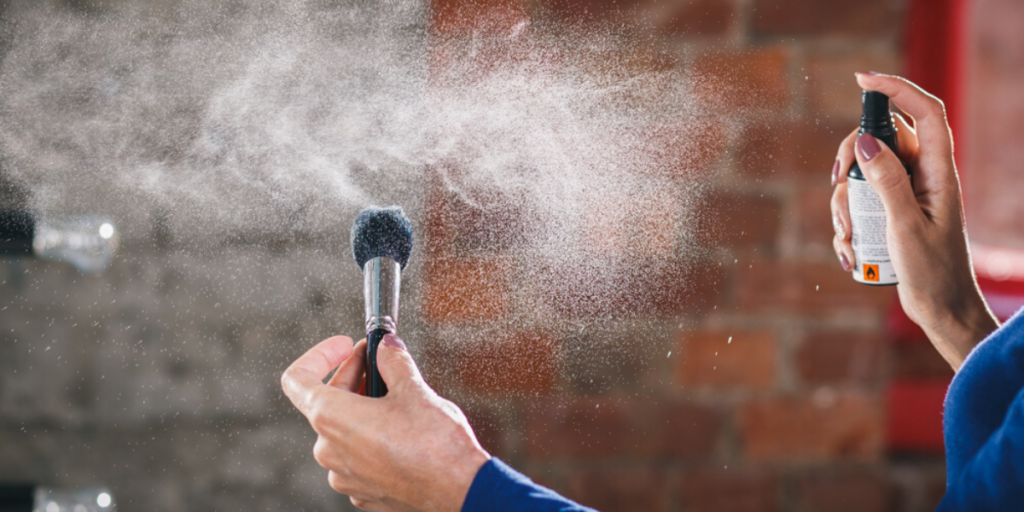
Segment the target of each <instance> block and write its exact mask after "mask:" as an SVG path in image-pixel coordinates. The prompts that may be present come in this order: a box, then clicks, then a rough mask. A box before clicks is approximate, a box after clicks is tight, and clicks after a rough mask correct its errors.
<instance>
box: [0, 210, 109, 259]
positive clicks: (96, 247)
mask: <svg viewBox="0 0 1024 512" xmlns="http://www.w3.org/2000/svg"><path fill="white" fill-rule="evenodd" d="M119 244H120V236H119V233H118V232H117V228H115V227H114V223H113V221H111V220H110V219H108V218H106V217H101V216H97V215H84V216H80V217H67V218H43V219H36V218H35V217H33V216H32V215H30V214H28V213H25V212H20V211H0V255H8V256H30V255H35V256H36V257H37V258H40V259H46V260H54V261H63V262H65V263H68V264H70V265H71V266H73V267H75V268H76V269H78V271H79V272H82V273H85V274H96V273H99V272H102V271H103V270H105V269H106V268H107V267H109V266H110V263H111V261H112V260H113V259H114V253H115V252H117V248H118V245H119Z"/></svg>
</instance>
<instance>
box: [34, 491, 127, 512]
mask: <svg viewBox="0 0 1024 512" xmlns="http://www.w3.org/2000/svg"><path fill="white" fill-rule="evenodd" d="M34 501H35V508H34V509H33V512H108V511H113V510H116V508H115V507H114V498H113V496H112V495H111V494H110V491H109V490H107V489H104V488H102V487H89V488H84V489H53V488H49V487H36V491H35V500H34Z"/></svg>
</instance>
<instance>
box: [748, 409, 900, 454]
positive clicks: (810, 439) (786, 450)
mask: <svg viewBox="0 0 1024 512" xmlns="http://www.w3.org/2000/svg"><path fill="white" fill-rule="evenodd" d="M739 419H740V434H741V436H742V444H743V452H744V455H745V456H746V458H747V459H749V460H752V461H786V462H798V461H834V460H844V459H850V460H866V461H874V460H878V459H879V457H880V456H881V455H882V451H883V435H884V428H885V419H884V417H883V413H882V403H881V400H879V399H878V398H875V397H871V396H866V395H860V394H849V393H847V394H835V393H829V394H821V393H819V394H817V395H815V396H814V397H810V396H804V397H792V398H776V399H764V400H758V401H754V402H751V403H748V404H746V405H745V406H743V408H742V409H741V410H740V416H739Z"/></svg>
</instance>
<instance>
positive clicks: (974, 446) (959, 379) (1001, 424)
mask: <svg viewBox="0 0 1024 512" xmlns="http://www.w3.org/2000/svg"><path fill="white" fill-rule="evenodd" d="M1022 313H1024V310H1021V311H1018V312H1017V314H1015V315H1014V316H1013V317H1012V318H1010V320H1009V321H1007V322H1006V323H1004V324H1003V326H1002V327H1000V328H999V329H997V330H996V331H995V332H993V333H992V334H990V335H989V336H988V338H986V339H985V340H984V341H982V342H981V343H979V344H978V346H977V347H975V348H974V350H973V351H971V353H970V355H968V356H967V360H965V361H964V364H963V365H962V366H961V367H960V370H959V371H958V372H957V374H956V376H955V377H953V382H951V383H950V385H949V391H948V392H947V393H946V404H945V411H944V413H943V431H944V432H943V436H944V439H945V444H946V485H947V487H949V486H951V485H952V484H953V483H955V482H957V481H959V480H960V473H961V472H963V471H964V470H965V468H966V467H967V465H968V464H970V463H972V461H973V460H974V459H975V457H976V455H977V454H978V452H979V451H981V449H982V447H984V446H985V445H986V443H988V442H989V441H990V440H991V439H992V436H993V435H995V434H996V432H997V431H998V430H1001V429H1004V428H1005V427H1006V426H1007V421H1008V417H1009V415H1010V408H1011V407H1012V406H1013V404H1014V400H1015V398H1016V397H1017V395H1018V393H1019V392H1020V390H1021V389H1022V388H1024V314H1022Z"/></svg>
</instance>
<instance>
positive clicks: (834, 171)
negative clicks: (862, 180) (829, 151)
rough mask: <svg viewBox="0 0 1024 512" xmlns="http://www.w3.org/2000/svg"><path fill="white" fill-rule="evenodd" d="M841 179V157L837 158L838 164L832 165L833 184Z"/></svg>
mask: <svg viewBox="0 0 1024 512" xmlns="http://www.w3.org/2000/svg"><path fill="white" fill-rule="evenodd" d="M837 181H839V159H838V158H836V164H835V165H833V166H832V185H835V184H836V182H837Z"/></svg>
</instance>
